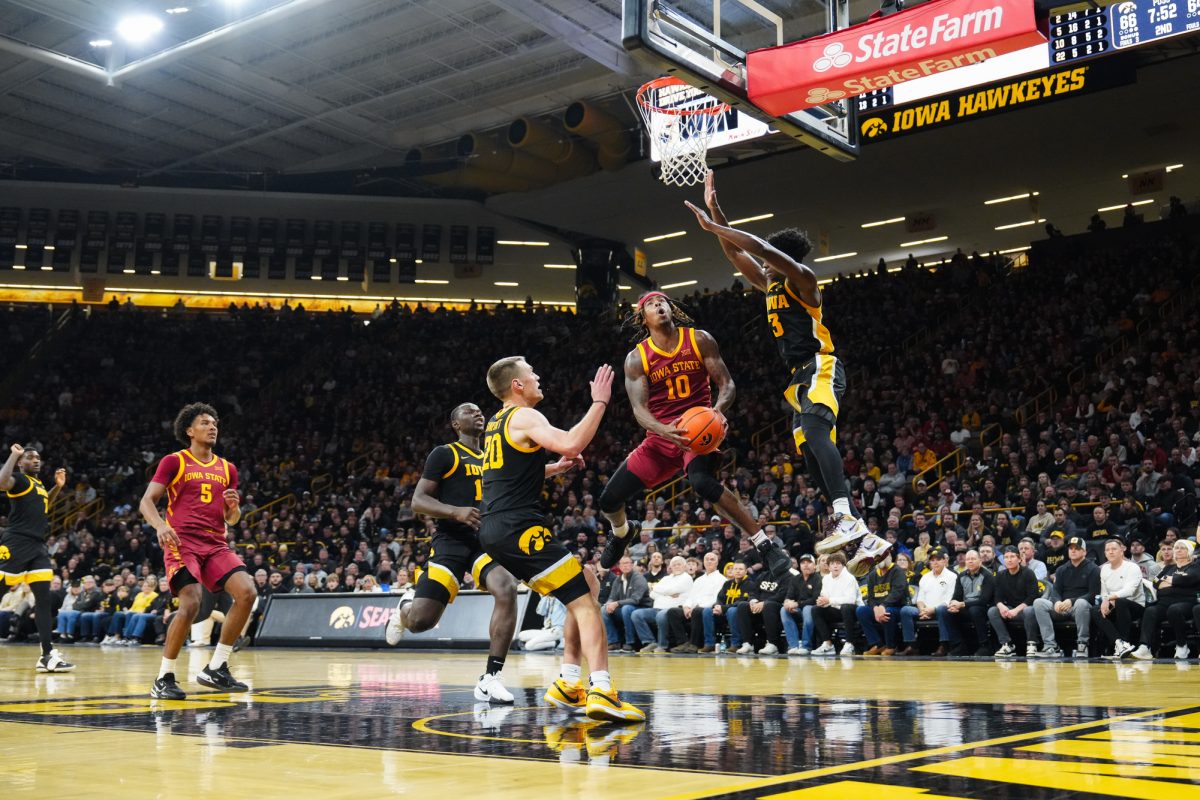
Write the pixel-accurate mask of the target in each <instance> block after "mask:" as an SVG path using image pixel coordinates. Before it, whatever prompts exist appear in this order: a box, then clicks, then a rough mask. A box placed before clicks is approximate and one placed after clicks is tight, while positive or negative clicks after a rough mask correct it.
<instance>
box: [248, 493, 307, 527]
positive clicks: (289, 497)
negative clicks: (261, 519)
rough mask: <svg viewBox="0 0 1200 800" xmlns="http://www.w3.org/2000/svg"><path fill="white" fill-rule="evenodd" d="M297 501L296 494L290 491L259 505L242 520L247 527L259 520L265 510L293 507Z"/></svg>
mask: <svg viewBox="0 0 1200 800" xmlns="http://www.w3.org/2000/svg"><path fill="white" fill-rule="evenodd" d="M296 502H297V501H296V495H295V494H292V493H290V492H289V493H288V494H285V495H284V496H283V497H277V498H275V499H274V500H272V501H271V502H269V503H265V504H263V505H261V506H258V507H257V508H255V509H254V510H253V511H251V512H249V513H248V514H246V515H245V516H243V517H242V522H245V523H246V525H247V527H249V526H251V525H253V524H254V522H255V521H257V517H258V515H259V514H262V513H263V512H264V511H266V510H268V509H271V508H291V507H292V506H294V505H296Z"/></svg>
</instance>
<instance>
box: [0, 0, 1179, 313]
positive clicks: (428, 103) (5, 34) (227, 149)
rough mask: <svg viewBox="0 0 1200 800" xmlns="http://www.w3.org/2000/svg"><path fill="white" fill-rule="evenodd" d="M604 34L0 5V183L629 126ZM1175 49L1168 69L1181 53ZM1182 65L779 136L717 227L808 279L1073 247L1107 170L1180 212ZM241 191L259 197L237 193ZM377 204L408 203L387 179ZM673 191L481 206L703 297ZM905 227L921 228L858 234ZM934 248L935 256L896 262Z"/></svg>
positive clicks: (405, 19)
mask: <svg viewBox="0 0 1200 800" xmlns="http://www.w3.org/2000/svg"><path fill="white" fill-rule="evenodd" d="M768 4H769V5H774V6H776V7H781V8H782V7H788V6H789V5H792V6H794V4H789V3H785V2H783V0H770V1H769V2H768ZM182 8H186V9H187V11H186V13H183V12H180V13H171V14H168V13H165V12H167V10H168V9H173V10H176V11H178V9H182ZM139 10H140V11H150V12H154V13H155V14H157V15H158V16H159V17H160V19H162V20H164V27H163V29H162V30H160V31H158V32H157V33H156V34H154V35H153V36H151V37H150V38H149V39H147V41H146V42H144V43H143V44H141V45H134V44H128V43H126V42H125V41H124V40H123V39H122V38H121V36H119V35H118V34H117V33H116V27H117V25H118V22H119V20H120V19H121V18H123V17H126V16H128V15H129V14H132V13H134V12H137V11H139ZM619 26H620V2H619V0H202V1H201V2H187V0H128V1H125V0H0V173H3V174H5V175H6V176H8V177H21V178H25V179H31V178H34V179H36V178H37V177H39V176H45V177H57V178H59V179H71V178H72V177H74V178H76V179H78V178H79V177H80V176H89V175H90V176H122V177H121V180H128V181H130V182H139V181H141V182H144V183H146V184H147V185H148V184H152V183H155V182H159V181H163V180H165V179H168V178H169V179H170V180H172V181H174V182H175V184H176V185H188V184H194V185H196V186H200V187H210V188H216V187H218V186H222V185H226V184H222V183H219V182H216V183H215V182H214V179H213V176H222V179H223V180H229V176H238V175H244V176H264V175H270V176H281V177H283V178H286V177H289V176H292V177H294V176H305V175H316V174H335V173H339V172H340V173H347V174H348V173H353V172H355V171H359V172H360V173H362V172H365V171H371V170H388V169H393V168H397V167H401V166H403V164H404V159H405V155H406V154H407V153H408V152H409V150H410V148H417V147H430V146H436V145H438V144H440V143H447V142H451V143H452V142H454V141H455V140H456V139H457V138H458V137H460V136H462V135H464V134H468V133H473V132H479V131H496V130H502V129H504V128H506V127H507V125H508V124H509V123H510V122H511V121H512V120H514V119H516V118H518V117H521V116H529V117H531V118H534V119H539V120H546V121H552V120H555V119H557V118H560V117H561V115H562V112H563V110H564V109H565V108H566V107H567V106H568V105H569V104H570V103H572V102H574V101H577V100H581V99H586V100H589V101H591V102H593V103H594V104H595V105H596V106H597V107H600V108H603V109H604V110H605V111H606V112H607V113H609V114H612V115H613V116H614V117H616V118H618V119H620V120H621V121H623V122H624V123H625V124H626V125H627V126H628V127H629V129H630V130H635V129H636V122H635V116H634V114H633V111H632V105H631V97H632V91H633V89H634V88H635V87H636V86H638V85H639V84H640V83H642V82H643V81H644V80H646V79H647V78H649V77H652V76H653V72H652V71H650V70H648V69H647V68H646V67H645V66H643V65H641V64H640V63H638V62H636V61H634V60H632V59H631V58H630V57H629V55H628V54H626V53H625V52H624V51H623V50H622V48H621V46H620V43H619V38H620V31H619ZM1197 38H1200V37H1191V38H1190V39H1186V40H1181V42H1183V44H1179V45H1177V46H1176V48H1177V52H1174V53H1171V54H1169V55H1172V56H1178V55H1182V54H1184V53H1185V52H1186V51H1188V49H1189V48H1190V49H1191V50H1194V49H1195V45H1194V44H1192V43H1191V42H1192V41H1193V40H1195V39H1197ZM104 40H108V41H110V42H111V44H110V45H107V46H102V44H103V41H104ZM1197 62H1200V59H1196V58H1176V59H1175V60H1173V61H1171V62H1170V63H1165V64H1163V65H1161V66H1150V67H1146V68H1144V69H1143V70H1142V71H1141V72H1140V73H1139V78H1138V82H1137V84H1135V85H1133V86H1130V87H1126V88H1123V89H1117V90H1113V91H1109V92H1101V93H1098V94H1095V95H1092V96H1090V97H1086V98H1080V99H1075V100H1066V101H1062V102H1060V103H1056V104H1053V105H1048V106H1045V107H1043V108H1037V109H1032V110H1025V111H1017V112H1013V113H1009V114H1004V115H1001V116H998V117H993V118H990V119H986V120H979V121H977V122H971V123H967V124H962V125H956V126H952V127H949V128H946V129H943V130H940V131H931V132H926V133H922V134H918V135H913V136H909V137H906V138H902V139H898V140H896V141H893V142H887V143H883V144H878V145H870V146H868V147H867V148H865V150H864V155H863V157H862V158H860V159H859V160H858V161H857V162H854V163H851V164H844V163H839V162H835V161H833V160H831V159H828V158H825V157H823V156H820V155H818V154H815V153H813V152H811V151H807V150H802V149H796V148H794V147H793V146H792V145H791V144H790V140H784V142H783V145H784V146H783V147H782V148H781V149H784V150H790V151H791V152H786V153H784V154H782V155H775V156H772V157H771V158H767V159H760V160H754V158H753V156H755V155H757V154H758V153H756V152H754V151H743V152H740V153H738V154H737V155H738V161H739V162H741V163H738V164H737V165H735V166H733V167H732V168H728V169H720V170H719V171H718V175H719V179H720V181H721V184H722V187H723V190H724V194H725V197H726V202H727V203H729V204H730V207H731V209H732V210H734V211H736V213H738V214H740V215H746V216H749V215H755V214H761V213H773V214H775V215H776V216H775V217H774V218H772V220H770V221H768V222H765V223H762V224H763V225H766V226H770V225H773V224H776V223H777V222H786V223H789V224H790V223H794V222H800V223H802V224H805V225H807V226H808V227H810V228H811V229H814V232H816V231H819V232H821V233H822V234H823V236H824V237H825V238H826V239H828V240H829V251H828V252H830V253H833V254H837V253H842V252H855V253H857V254H858V255H857V256H854V257H853V258H848V259H846V260H844V261H834V262H829V263H828V264H825V265H821V266H820V267H819V269H820V271H822V272H833V271H837V270H839V269H854V268H859V267H861V266H863V265H864V264H873V263H874V261H875V260H877V259H878V258H879V257H884V258H887V259H889V260H893V259H896V258H900V257H903V255H905V254H906V252H907V251H910V250H911V251H914V252H916V254H917V255H918V256H919V257H930V258H932V257H935V256H937V255H938V254H940V253H944V252H945V251H946V250H950V251H951V252H952V250H953V247H955V246H961V247H963V249H965V250H968V251H969V250H970V249H975V248H979V249H1001V248H1009V247H1015V246H1019V245H1020V244H1022V243H1024V242H1027V241H1029V239H1030V238H1038V228H1031V227H1026V228H1020V229H1005V230H1002V231H997V230H996V228H997V227H998V226H1000V225H1002V224H1005V223H1007V222H1011V221H1013V220H1010V219H1009V217H1010V216H1011V217H1013V218H1014V219H1016V220H1028V219H1030V218H1046V219H1050V220H1051V221H1053V222H1055V223H1057V224H1059V225H1060V227H1062V228H1063V229H1064V230H1067V231H1068V232H1070V231H1077V230H1079V229H1081V228H1082V227H1083V225H1084V224H1085V221H1086V219H1087V217H1088V216H1090V214H1091V213H1092V212H1093V211H1094V210H1095V208H1096V207H1098V206H1100V205H1106V204H1109V203H1115V202H1124V201H1125V200H1127V199H1128V198H1129V191H1128V187H1127V186H1126V184H1125V182H1124V181H1123V180H1122V179H1121V178H1120V175H1121V174H1125V173H1129V172H1131V171H1136V170H1139V169H1148V168H1154V167H1161V166H1167V165H1172V164H1178V163H1183V164H1184V168H1183V169H1182V170H1177V171H1175V172H1174V173H1173V174H1172V175H1171V176H1170V179H1169V181H1168V184H1167V186H1166V188H1165V190H1164V191H1163V192H1160V193H1159V194H1156V195H1147V197H1153V198H1154V203H1155V204H1154V205H1153V206H1149V207H1147V208H1146V209H1142V210H1143V211H1147V212H1148V214H1147V216H1148V217H1154V216H1156V215H1157V211H1156V209H1157V208H1158V206H1160V205H1162V204H1163V202H1165V198H1166V194H1167V193H1174V194H1180V195H1181V196H1184V197H1185V199H1188V200H1192V199H1195V198H1196V197H1197V196H1200V152H1198V150H1200V146H1198V145H1197V141H1200V137H1197V136H1196V135H1195V131H1196V130H1198V129H1200V111H1198V110H1197V104H1195V103H1194V102H1181V101H1182V100H1184V99H1185V98H1188V97H1190V96H1191V94H1193V93H1194V86H1195V85H1196V82H1197V79H1198V78H1200V70H1198V68H1197ZM776 147H777V144H771V145H768V147H766V148H762V151H761V152H766V151H767V150H771V149H775V148H776ZM717 163H725V164H728V163H730V159H728V158H724V159H718V162H717ZM228 185H231V186H237V183H236V181H235V182H234V183H232V184H228ZM242 188H270V187H269V186H266V185H264V183H263V181H262V180H257V181H255V180H251V179H250V178H246V185H245V186H244V187H242ZM383 191H384V192H385V193H387V192H389V191H394V192H395V193H397V194H421V193H422V190H421V188H420V185H419V183H414V182H411V181H407V180H402V179H397V180H393V181H390V182H389V183H387V185H386V187H385V188H384V190H383ZM424 191H425V192H426V193H428V189H427V187H426V189H425V190H424ZM1023 191H1041V196H1040V197H1041V202H1040V205H1039V207H1038V208H1036V209H1032V210H1030V209H1028V208H1025V209H1022V210H1020V211H1019V212H1018V210H1017V209H1016V208H1015V207H1014V206H1012V205H1010V206H1007V207H1003V208H1000V207H997V208H990V207H989V208H985V207H984V206H983V205H982V201H983V200H984V199H986V198H988V197H996V196H1002V195H1006V194H1016V193H1020V192H1023ZM684 196H686V195H685V193H683V192H680V191H678V190H671V191H669V190H666V189H664V188H662V187H661V186H659V185H658V184H657V183H655V182H654V181H653V179H652V177H651V175H650V169H649V165H648V163H647V162H645V161H637V160H635V161H634V162H633V163H631V164H630V165H629V166H626V167H625V168H623V169H620V170H615V171H608V172H605V171H601V172H596V173H594V174H591V175H587V176H585V177H582V178H579V179H577V180H573V181H569V182H565V183H560V184H558V185H555V186H551V187H549V188H544V189H540V190H536V191H527V192H522V193H509V194H498V195H494V196H491V197H489V198H487V199H486V201H485V202H486V204H487V206H488V208H489V210H491V211H493V212H499V213H502V214H507V215H511V216H512V217H515V218H520V219H524V220H533V221H536V222H539V223H544V224H546V225H549V226H556V227H560V228H563V229H567V230H572V231H578V232H581V233H586V234H590V235H598V236H605V237H609V238H613V239H616V240H619V241H623V242H626V243H627V244H629V245H630V246H631V247H632V246H634V245H639V246H642V247H644V248H645V249H646V250H647V251H648V252H649V253H650V257H651V261H652V262H658V261H673V260H675V259H683V258H690V259H691V260H690V261H679V262H678V263H676V264H672V265H669V268H662V270H661V271H659V270H654V271H652V277H654V278H656V279H658V281H659V282H660V283H665V282H679V281H685V280H688V279H695V280H697V281H699V285H700V286H704V285H709V286H719V285H724V284H726V283H727V282H728V280H729V279H730V277H731V276H730V274H729V271H728V270H727V269H726V268H725V266H724V265H723V263H722V262H721V260H720V259H719V258H718V257H717V256H716V253H715V248H713V247H702V246H697V245H696V242H698V241H700V237H699V236H698V235H697V234H695V233H694V232H693V233H692V234H689V235H688V236H685V237H676V238H673V239H669V240H660V241H659V242H655V243H650V244H643V243H642V240H643V239H644V238H647V237H652V236H655V235H658V234H663V233H668V232H673V231H677V230H681V229H684V228H687V229H692V223H691V220H690V218H689V217H688V215H687V212H686V211H684V210H683V209H682V205H681V203H680V201H681V200H682V198H683V197H684ZM1010 210H1011V213H1009V212H1010ZM921 214H924V215H928V216H929V217H931V218H932V220H933V224H934V228H935V230H934V231H933V232H931V233H928V234H925V236H922V235H917V234H905V233H903V232H902V231H900V232H898V231H897V230H896V229H894V228H887V227H884V228H876V229H870V230H868V229H862V228H860V227H859V226H860V224H861V223H863V222H867V221H871V220H879V219H885V218H892V217H895V216H898V215H908V216H910V217H912V216H915V215H921ZM1108 219H1109V222H1110V224H1113V223H1117V222H1119V214H1117V215H1116V216H1113V215H1111V214H1110V215H1108ZM1038 227H1039V228H1040V226H1038ZM764 230H765V229H764ZM942 233H944V234H945V235H947V236H948V238H947V239H945V240H942V241H941V242H936V243H931V244H929V245H924V246H908V247H902V246H901V244H902V243H903V242H905V241H910V240H919V239H921V238H933V237H935V236H936V235H937V234H942ZM564 255H565V253H563V252H558V253H555V254H554V255H553V256H551V257H550V259H551V260H553V261H562V260H563V256H564ZM511 258H512V259H514V267H515V268H516V269H517V270H518V272H523V277H522V280H521V283H522V285H523V286H539V287H541V286H548V287H551V289H550V290H551V291H553V293H554V295H555V296H561V294H562V291H561V289H562V288H563V287H561V286H559V284H560V283H563V282H564V281H566V280H567V279H568V278H569V273H568V274H563V273H555V274H554V276H553V278H552V279H551V280H546V279H547V278H550V276H549V275H547V273H545V272H543V271H541V270H542V262H543V261H546V260H547V256H546V255H545V253H544V252H537V253H530V254H528V255H525V254H517V255H514V256H512V257H511ZM668 273H670V274H669V275H668ZM523 292H524V290H522V293H523Z"/></svg>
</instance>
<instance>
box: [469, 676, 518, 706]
mask: <svg viewBox="0 0 1200 800" xmlns="http://www.w3.org/2000/svg"><path fill="white" fill-rule="evenodd" d="M475 699H476V700H478V701H480V702H481V703H511V702H513V696H512V692H510V691H509V690H508V689H505V688H504V684H503V683H501V682H500V676H499V675H487V674H485V675H480V676H479V683H477V684H475Z"/></svg>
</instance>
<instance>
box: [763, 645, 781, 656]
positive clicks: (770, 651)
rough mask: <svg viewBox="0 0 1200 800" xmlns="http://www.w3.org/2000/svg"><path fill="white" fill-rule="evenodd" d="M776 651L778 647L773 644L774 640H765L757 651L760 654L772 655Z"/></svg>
mask: <svg viewBox="0 0 1200 800" xmlns="http://www.w3.org/2000/svg"><path fill="white" fill-rule="evenodd" d="M778 652H779V648H778V647H776V646H775V643H774V642H767V643H766V644H765V645H763V648H762V649H761V650H759V651H758V654H759V655H760V656H773V655H775V654H776V653H778Z"/></svg>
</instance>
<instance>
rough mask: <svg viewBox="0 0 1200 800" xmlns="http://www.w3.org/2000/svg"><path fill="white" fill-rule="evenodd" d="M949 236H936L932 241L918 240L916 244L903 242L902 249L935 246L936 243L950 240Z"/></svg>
mask: <svg viewBox="0 0 1200 800" xmlns="http://www.w3.org/2000/svg"><path fill="white" fill-rule="evenodd" d="M949 238H950V237H949V236H934V237H933V238H932V239H917V240H916V241H915V242H901V243H900V246H901V247H912V246H913V245H918V244H933V243H934V242H944V241H946V240H947V239H949Z"/></svg>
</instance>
